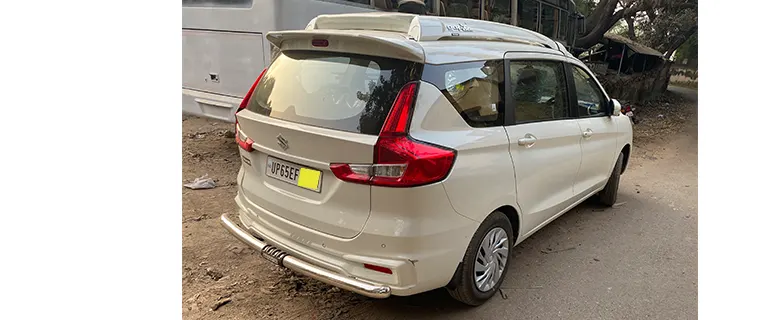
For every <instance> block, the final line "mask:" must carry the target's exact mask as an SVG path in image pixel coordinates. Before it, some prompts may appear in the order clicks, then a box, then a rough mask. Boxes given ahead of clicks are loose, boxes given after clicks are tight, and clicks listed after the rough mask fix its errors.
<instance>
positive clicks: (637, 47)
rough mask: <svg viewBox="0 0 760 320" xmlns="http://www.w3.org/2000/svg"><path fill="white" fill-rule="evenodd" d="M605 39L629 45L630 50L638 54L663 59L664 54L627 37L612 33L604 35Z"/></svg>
mask: <svg viewBox="0 0 760 320" xmlns="http://www.w3.org/2000/svg"><path fill="white" fill-rule="evenodd" d="M604 38H605V39H607V40H611V41H614V42H619V43H623V44H625V45H627V46H628V48H631V50H633V51H635V52H636V53H640V54H646V55H650V56H657V57H660V58H662V56H663V54H662V53H661V52H659V51H657V50H655V49H652V48H650V47H647V46H645V45H643V44H641V43H638V42H635V41H633V40H631V39H628V38H626V37H623V36H619V35H616V34H612V33H606V34H605V35H604Z"/></svg>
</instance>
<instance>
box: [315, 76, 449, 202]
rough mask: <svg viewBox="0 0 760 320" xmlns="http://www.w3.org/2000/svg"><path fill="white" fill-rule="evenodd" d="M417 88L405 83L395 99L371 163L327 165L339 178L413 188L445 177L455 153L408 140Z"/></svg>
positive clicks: (369, 183) (413, 84) (416, 85)
mask: <svg viewBox="0 0 760 320" xmlns="http://www.w3.org/2000/svg"><path fill="white" fill-rule="evenodd" d="M417 88H418V83H416V82H411V83H408V84H406V85H405V86H404V87H403V88H402V89H401V91H399V94H398V95H397V96H396V100H395V101H394V103H393V106H392V107H391V111H390V112H389V113H388V117H387V118H386V119H385V122H384V123H383V128H382V130H381V131H380V134H379V136H378V139H377V142H376V143H375V149H374V161H373V163H372V164H349V163H333V164H330V169H331V170H332V172H333V174H335V176H336V177H337V178H338V179H340V180H343V181H347V182H352V183H360V184H368V185H374V186H384V187H416V186H421V185H426V184H431V183H435V182H438V181H441V180H443V179H444V178H446V176H447V175H448V174H449V171H451V167H453V165H454V159H455V158H456V152H455V151H454V150H451V149H448V148H444V147H441V146H436V145H432V144H428V143H424V142H420V141H417V140H414V139H412V138H411V137H409V123H410V122H411V119H412V113H413V108H414V98H415V96H416V95H417Z"/></svg>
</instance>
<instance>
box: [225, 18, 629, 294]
mask: <svg viewBox="0 0 760 320" xmlns="http://www.w3.org/2000/svg"><path fill="white" fill-rule="evenodd" d="M267 39H268V40H269V41H270V42H271V43H272V44H273V45H274V46H276V47H278V48H279V49H280V53H279V54H278V56H277V57H276V58H275V59H274V60H273V62H272V63H271V65H270V66H269V68H268V69H267V70H264V72H263V73H262V74H261V75H260V76H259V77H258V79H256V81H255V83H254V84H253V86H252V87H251V89H250V91H249V92H248V94H247V95H246V97H245V99H244V100H243V102H242V104H241V106H240V110H239V111H238V113H237V122H238V123H237V124H236V132H237V137H236V140H237V141H238V144H239V145H240V156H241V158H242V166H241V168H240V172H239V174H238V180H237V181H238V188H239V190H238V194H237V197H236V198H235V201H236V202H237V205H238V206H239V217H240V219H239V222H238V221H233V220H232V219H231V218H230V217H229V216H227V215H224V216H222V218H221V219H222V224H223V225H224V227H225V228H226V229H227V230H228V231H230V232H231V233H232V234H233V235H235V236H236V237H237V238H238V239H240V240H241V241H243V242H245V243H247V244H248V245H250V246H251V247H252V248H254V249H255V250H258V251H260V252H261V255H262V256H263V257H264V258H266V259H268V260H270V261H272V262H274V263H277V264H279V265H281V266H284V267H287V268H290V269H292V270H293V271H295V272H298V273H301V274H305V275H307V276H310V277H313V278H316V279H318V280H321V281H324V282H326V283H328V284H331V285H334V286H337V287H340V288H343V289H345V290H350V291H353V292H356V293H359V294H362V295H366V296H369V297H375V298H385V297H388V296H390V295H399V296H407V295H412V294H417V293H420V292H425V291H429V290H433V289H437V288H442V287H445V288H447V289H448V291H449V292H450V293H451V295H452V296H453V297H454V298H456V299H457V300H459V301H461V302H464V303H466V304H469V305H479V304H482V303H483V302H485V301H486V300H488V299H489V298H490V297H491V296H493V295H494V293H495V292H496V291H497V290H498V288H499V287H500V285H501V283H502V281H503V280H504V275H505V273H506V271H507V269H508V265H509V262H510V253H511V249H512V248H513V247H514V246H515V245H516V244H518V243H520V242H521V241H523V240H525V239H526V238H527V237H529V236H530V235H532V234H533V233H535V232H536V231H538V230H539V229H541V228H542V227H543V226H545V225H546V224H548V223H550V222H551V221H552V220H554V219H556V218H557V217H559V216H560V215H561V214H563V213H565V212H567V211H568V210H570V209H572V208H573V207H574V206H576V205H578V204H579V203H581V202H583V201H584V200H586V199H587V198H590V197H592V196H595V195H598V197H597V198H598V200H599V201H601V203H603V204H605V205H613V204H614V203H615V201H616V198H617V191H618V183H619V181H620V175H621V174H622V173H623V172H624V171H625V167H626V164H627V162H628V158H629V157H630V152H631V145H632V133H631V123H630V120H629V119H628V117H626V116H622V115H620V104H619V103H618V102H617V101H616V100H613V99H611V98H610V97H609V96H608V95H607V94H606V93H605V91H604V89H603V88H602V86H601V85H600V84H599V82H598V81H597V80H596V78H595V77H594V76H593V75H592V73H591V72H590V70H589V69H588V68H587V67H586V66H585V65H584V64H583V63H582V62H580V61H579V60H578V59H576V58H574V57H573V56H572V55H571V54H570V53H569V52H567V50H566V49H565V48H564V47H563V46H562V45H561V44H559V43H557V42H555V41H553V40H551V39H549V38H547V37H545V36H543V35H541V34H538V33H536V32H532V31H528V30H525V29H521V28H518V27H514V26H509V25H504V24H499V23H492V22H487V21H480V20H469V19H460V18H445V17H435V16H414V15H408V14H399V13H367V14H342V15H322V16H319V17H317V18H315V19H314V20H312V21H311V23H310V24H309V25H308V27H307V28H306V30H297V31H280V32H270V33H269V34H268V35H267ZM579 102H580V103H579Z"/></svg>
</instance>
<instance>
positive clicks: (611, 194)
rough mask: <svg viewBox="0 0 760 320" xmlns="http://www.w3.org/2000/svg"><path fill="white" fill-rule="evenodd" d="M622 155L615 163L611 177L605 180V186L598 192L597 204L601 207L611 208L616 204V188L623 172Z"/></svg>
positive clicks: (621, 154)
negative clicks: (601, 205)
mask: <svg viewBox="0 0 760 320" xmlns="http://www.w3.org/2000/svg"><path fill="white" fill-rule="evenodd" d="M623 157H625V155H623V153H622V152H621V153H620V155H619V156H618V159H617V162H615V168H614V169H612V175H610V178H609V179H608V180H607V185H605V186H604V189H602V191H600V192H599V202H601V203H602V204H603V205H605V206H608V207H611V206H612V205H614V204H615V203H616V202H617V194H618V186H619V185H620V174H621V173H622V172H623Z"/></svg>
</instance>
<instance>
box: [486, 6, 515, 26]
mask: <svg viewBox="0 0 760 320" xmlns="http://www.w3.org/2000/svg"><path fill="white" fill-rule="evenodd" d="M483 2H484V3H485V11H484V12H483V19H485V20H489V21H493V22H498V23H504V24H511V23H512V3H511V2H512V1H511V0H483Z"/></svg>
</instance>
